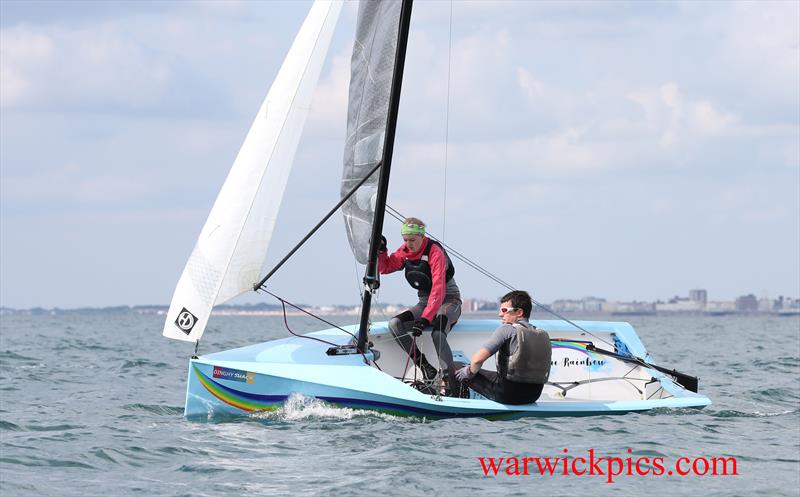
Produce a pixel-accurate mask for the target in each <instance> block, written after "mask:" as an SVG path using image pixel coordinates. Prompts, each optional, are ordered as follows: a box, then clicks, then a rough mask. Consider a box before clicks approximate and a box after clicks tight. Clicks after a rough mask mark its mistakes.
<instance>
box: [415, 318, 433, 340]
mask: <svg viewBox="0 0 800 497" xmlns="http://www.w3.org/2000/svg"><path fill="white" fill-rule="evenodd" d="M430 325H431V322H430V321H428V320H427V319H425V318H419V319H417V320H415V321H414V327H413V328H411V334H412V335H414V336H415V337H418V336H420V335H422V330H424V329H425V328H427V327H428V326H430Z"/></svg>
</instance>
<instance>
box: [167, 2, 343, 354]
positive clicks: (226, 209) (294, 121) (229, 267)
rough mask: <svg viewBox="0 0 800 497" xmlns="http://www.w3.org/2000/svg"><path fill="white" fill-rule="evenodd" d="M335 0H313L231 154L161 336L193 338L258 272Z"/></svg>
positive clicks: (329, 28)
mask: <svg viewBox="0 0 800 497" xmlns="http://www.w3.org/2000/svg"><path fill="white" fill-rule="evenodd" d="M341 8H342V2H341V1H340V0H333V1H330V0H316V1H315V2H314V5H313V6H312V7H311V10H310V11H309V13H308V16H307V17H306V20H305V22H304V23H303V26H302V27H301V28H300V31H299V32H298V33H297V36H296V37H295V40H294V43H293V44H292V47H291V49H290V50H289V53H288V54H287V56H286V59H285V60H284V61H283V65H282V66H281V69H280V71H279V72H278V75H277V77H276V78H275V81H273V83H272V86H271V87H270V89H269V92H268V94H267V97H266V98H265V99H264V103H263V104H261V108H260V109H259V111H258V115H257V116H256V118H255V120H254V121H253V125H252V126H251V127H250V131H249V132H248V133H247V137H246V138H245V140H244V144H242V148H241V149H240V150H239V154H238V155H237V156H236V160H235V161H234V163H233V166H232V167H231V170H230V172H229V173H228V177H227V179H226V180H225V183H224V184H223V185H222V190H220V192H219V195H218V196H217V200H216V201H215V202H214V207H213V208H212V209H211V212H210V213H209V215H208V219H207V220H206V224H205V225H204V226H203V230H202V231H201V232H200V236H199V238H198V239H197V243H196V245H195V247H194V250H193V251H192V255H191V256H190V257H189V261H188V262H187V263H186V267H185V268H184V270H183V274H182V275H181V278H180V280H179V281H178V286H177V288H176V289H175V294H174V295H173V297H172V303H171V304H170V308H169V311H168V312H167V320H166V323H165V324H164V333H163V334H164V336H165V337H168V338H174V339H176V340H185V341H190V342H196V341H198V340H200V337H201V336H202V335H203V331H204V330H205V328H206V324H207V322H208V318H209V316H210V315H211V309H212V308H213V307H214V305H216V304H221V303H223V302H226V301H227V300H230V299H232V298H233V297H236V296H237V295H241V294H242V293H244V292H247V291H250V290H253V286H254V285H255V284H256V283H257V282H258V280H259V279H260V274H261V268H262V265H263V263H264V259H265V258H266V256H267V249H268V247H269V242H270V239H271V238H272V231H273V229H274V227H275V220H276V218H277V215H278V210H279V209H280V204H281V200H282V198H283V192H284V190H285V188H286V182H287V180H288V178H289V172H290V170H291V167H292V160H293V158H294V154H295V151H296V149H297V144H298V142H299V140H300V134H301V132H302V130H303V124H304V123H305V119H306V116H307V114H308V109H309V107H310V104H311V98H312V96H313V93H314V89H315V87H316V85H317V80H318V79H319V75H320V72H321V71H322V65H323V63H324V62H325V55H326V53H327V51H328V46H329V45H330V40H331V37H332V35H333V31H334V28H335V27H336V21H337V19H338V17H339V12H340V11H341Z"/></svg>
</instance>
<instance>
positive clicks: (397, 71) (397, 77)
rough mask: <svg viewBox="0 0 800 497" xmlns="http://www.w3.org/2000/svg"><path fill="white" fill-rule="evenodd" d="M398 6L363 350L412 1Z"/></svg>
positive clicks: (363, 318)
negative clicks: (395, 42)
mask: <svg viewBox="0 0 800 497" xmlns="http://www.w3.org/2000/svg"><path fill="white" fill-rule="evenodd" d="M402 2H403V4H402V6H401V7H400V25H399V28H398V29H399V31H398V34H397V51H396V53H395V62H394V72H393V74H392V88H391V92H390V94H389V115H388V119H387V121H386V140H385V141H384V143H383V161H382V165H381V174H380V178H379V179H378V192H377V198H376V200H375V217H374V220H373V222H372V236H371V237H370V241H369V259H368V261H367V268H366V272H365V273H364V297H363V300H362V303H361V320H360V322H359V325H358V344H357V348H358V350H359V351H361V352H366V344H367V327H368V325H369V311H370V307H371V306H372V293H373V292H374V291H375V290H376V289H377V288H378V285H379V280H378V247H379V246H380V237H381V234H382V233H383V218H384V214H385V211H386V196H387V193H388V191H389V173H390V171H391V168H392V152H393V150H394V135H395V130H396V128H397V112H398V109H399V108H400V88H401V87H402V84H403V67H404V66H405V61H406V45H407V44H408V29H409V26H410V25H411V7H412V4H413V0H402Z"/></svg>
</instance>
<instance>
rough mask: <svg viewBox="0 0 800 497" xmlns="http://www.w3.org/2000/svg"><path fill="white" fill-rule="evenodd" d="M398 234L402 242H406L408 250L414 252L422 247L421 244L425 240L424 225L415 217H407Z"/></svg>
mask: <svg viewBox="0 0 800 497" xmlns="http://www.w3.org/2000/svg"><path fill="white" fill-rule="evenodd" d="M400 234H401V235H402V236H403V241H404V242H406V247H407V248H408V250H409V251H411V252H416V251H417V250H419V249H420V248H421V247H422V242H423V240H424V239H425V223H423V222H422V221H421V220H419V219H417V218H416V217H408V218H406V219H405V220H404V221H403V224H402V225H401V226H400Z"/></svg>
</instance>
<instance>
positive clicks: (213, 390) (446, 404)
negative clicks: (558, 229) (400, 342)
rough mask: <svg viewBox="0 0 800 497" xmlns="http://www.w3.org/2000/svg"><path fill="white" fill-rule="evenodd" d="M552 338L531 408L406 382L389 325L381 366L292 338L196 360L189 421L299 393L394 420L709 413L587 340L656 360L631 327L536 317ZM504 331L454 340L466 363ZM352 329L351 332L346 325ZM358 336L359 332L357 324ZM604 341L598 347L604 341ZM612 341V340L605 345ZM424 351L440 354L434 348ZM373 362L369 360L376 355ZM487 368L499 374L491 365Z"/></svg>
mask: <svg viewBox="0 0 800 497" xmlns="http://www.w3.org/2000/svg"><path fill="white" fill-rule="evenodd" d="M534 324H535V325H536V326H537V327H540V328H543V329H545V330H547V331H548V332H549V334H550V336H551V339H552V340H553V356H554V357H553V363H552V366H551V377H550V384H548V385H547V386H546V387H545V389H544V391H543V394H542V396H541V397H540V398H539V400H538V401H537V402H535V403H533V404H526V405H505V404H500V403H497V402H494V401H491V400H487V399H484V398H482V397H480V396H479V395H476V394H474V393H473V398H470V399H461V398H454V397H444V396H441V397H435V396H432V395H428V394H425V393H422V392H420V391H418V390H417V389H415V388H413V387H412V386H411V385H409V384H408V383H405V382H403V381H400V380H399V379H398V378H402V377H404V378H406V379H410V378H413V376H414V374H415V371H414V368H413V367H411V368H409V364H408V363H409V361H408V360H407V358H406V357H405V356H404V354H403V353H402V351H401V349H400V348H399V347H398V346H397V345H396V343H394V340H393V338H392V337H391V334H390V333H389V332H388V329H387V328H386V324H385V323H376V324H374V325H373V327H372V335H371V341H372V342H373V343H374V344H375V345H374V347H375V348H376V349H378V350H380V351H381V358H380V359H379V360H378V361H377V362H378V365H379V366H380V367H381V369H382V370H383V371H382V370H379V369H377V368H376V367H374V366H373V365H372V363H370V364H368V363H367V362H366V361H365V358H364V356H362V355H360V354H355V355H337V356H329V355H327V354H326V353H325V352H326V350H327V349H328V347H329V346H328V345H326V344H325V343H322V342H319V341H316V340H309V339H307V338H303V337H291V338H285V339H280V340H273V341H269V342H264V343H260V344H255V345H250V346H247V347H242V348H238V349H232V350H228V351H223V352H217V353H213V354H208V355H205V356H200V357H198V358H193V359H191V361H190V364H189V375H188V384H187V392H186V406H185V415H186V417H187V418H189V419H202V420H213V419H217V418H224V417H230V416H242V415H248V414H250V413H254V412H260V411H273V410H276V409H279V408H280V407H282V406H283V404H284V403H285V402H286V401H287V400H288V399H289V398H290V397H291V396H293V395H301V396H305V397H311V398H316V399H318V400H322V401H325V402H329V403H331V404H333V405H336V406H341V407H347V408H353V409H364V410H370V411H376V412H380V413H385V414H391V415H396V416H414V417H423V418H428V419H439V418H454V417H482V418H487V419H516V418H521V417H556V416H595V415H610V414H625V413H630V412H643V411H650V410H653V409H681V408H702V407H705V406H707V405H709V404H711V401H710V400H709V399H708V398H707V397H705V396H703V395H700V394H696V393H693V392H690V391H688V390H686V389H684V388H683V387H681V386H680V385H678V384H676V383H675V382H674V381H673V380H672V378H670V377H669V376H666V375H664V374H662V373H660V372H658V371H655V370H653V369H650V368H644V367H640V366H636V365H633V366H632V365H631V364H630V363H626V362H624V361H618V360H616V359H613V358H607V357H602V356H600V355H596V354H593V353H592V352H591V351H587V350H586V348H585V344H586V343H588V342H592V343H594V344H595V345H597V346H605V347H606V348H607V347H608V343H609V342H611V340H614V339H616V340H615V342H616V343H617V345H618V346H621V347H623V346H624V347H627V349H628V350H629V351H630V352H631V353H632V354H633V355H635V356H637V357H641V358H643V359H645V360H647V361H649V362H652V360H651V358H650V357H649V356H648V355H647V352H646V350H645V349H644V346H643V345H642V343H641V341H640V340H639V338H638V336H637V335H636V332H635V331H634V330H633V328H632V327H631V326H630V325H629V324H627V323H621V322H602V321H584V322H579V323H578V324H579V325H580V326H581V327H582V328H584V329H585V330H586V331H588V332H589V334H587V333H583V332H574V331H572V330H570V328H572V329H574V327H571V326H570V325H568V324H567V323H564V322H560V321H534ZM496 326H497V322H496V321H490V320H473V321H465V322H462V323H459V324H457V325H456V326H455V327H454V328H453V330H452V331H451V332H450V334H449V340H448V341H449V342H450V344H451V348H452V349H453V355H454V358H455V360H462V361H465V360H466V358H467V357H469V355H471V354H472V353H473V352H474V351H475V350H477V348H479V347H480V345H481V344H482V343H483V341H484V340H485V339H486V338H487V337H488V335H489V334H490V333H491V330H493V329H494V327H496ZM346 329H347V328H346ZM350 331H353V329H352V328H351V329H350ZM307 336H313V337H315V338H319V339H322V340H326V341H328V342H333V343H337V344H344V343H349V342H350V341H351V339H352V337H351V336H350V335H348V334H347V333H345V332H343V331H341V330H338V329H329V330H323V331H319V332H314V333H310V334H308V335H307ZM598 342H599V343H598ZM603 342H606V343H603ZM420 348H421V349H422V351H423V353H425V355H426V356H427V357H428V358H435V357H436V354H435V352H434V350H433V344H432V343H430V339H429V336H428V338H427V341H426V340H424V339H423V341H422V342H421V344H420ZM368 357H371V356H369V355H368ZM485 367H489V368H492V369H493V368H494V364H493V363H491V362H489V363H487V364H486V365H485Z"/></svg>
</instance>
